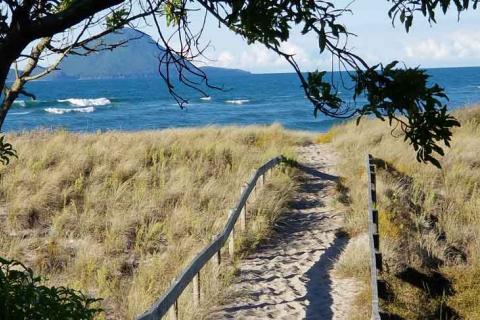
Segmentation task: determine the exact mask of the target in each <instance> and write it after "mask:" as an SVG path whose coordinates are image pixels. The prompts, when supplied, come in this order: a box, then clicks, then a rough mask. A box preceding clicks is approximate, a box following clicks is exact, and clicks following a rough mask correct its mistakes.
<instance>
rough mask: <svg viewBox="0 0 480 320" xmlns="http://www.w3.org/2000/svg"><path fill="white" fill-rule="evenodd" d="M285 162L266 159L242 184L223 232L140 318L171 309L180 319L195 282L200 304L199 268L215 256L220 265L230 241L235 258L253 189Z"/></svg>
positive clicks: (153, 318) (161, 314) (158, 315)
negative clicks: (180, 302) (182, 301)
mask: <svg viewBox="0 0 480 320" xmlns="http://www.w3.org/2000/svg"><path fill="white" fill-rule="evenodd" d="M284 161H285V158H284V157H283V156H278V157H275V158H273V159H271V160H270V161H268V162H266V163H265V164H264V165H262V166H261V167H260V168H258V169H257V170H255V172H254V173H253V175H252V177H251V178H250V181H249V182H248V183H247V184H246V185H244V186H243V187H242V191H241V195H240V199H239V200H238V202H237V204H236V206H235V207H234V208H233V209H232V210H230V213H229V217H228V220H227V223H226V225H225V227H224V229H223V230H222V232H221V233H220V234H218V235H217V236H216V237H215V238H214V240H213V241H212V243H210V244H209V245H208V246H207V247H205V248H204V249H203V250H202V251H201V252H200V253H198V254H197V256H196V257H195V258H194V259H193V260H192V262H190V264H189V265H188V266H187V267H186V268H185V269H184V270H183V271H182V273H181V274H180V276H179V277H178V278H177V279H176V280H174V282H173V283H172V285H171V286H170V288H169V289H168V290H167V291H166V292H165V293H164V294H163V295H162V296H161V297H160V299H158V300H157V301H156V302H155V303H154V304H153V306H152V307H151V308H150V309H149V310H148V311H146V312H145V313H144V314H142V315H141V316H139V317H137V319H138V320H158V319H161V318H162V317H164V316H165V315H166V314H167V313H168V312H169V310H171V312H172V318H174V319H177V318H178V303H177V301H178V299H179V297H180V295H181V294H182V293H183V292H184V290H185V288H186V287H187V286H188V285H189V284H190V283H192V284H193V285H192V287H193V290H192V291H193V304H194V306H197V307H198V305H199V304H200V299H201V290H200V271H201V270H202V268H203V267H204V266H205V265H206V264H207V263H208V262H209V261H210V260H211V259H212V258H213V259H214V262H215V263H216V265H218V266H219V265H220V264H221V249H222V248H223V246H224V245H225V243H226V242H227V241H229V243H228V252H229V255H230V257H231V258H232V259H233V256H234V253H235V232H234V230H235V224H236V223H237V221H238V220H239V219H240V221H239V225H240V231H242V232H244V231H245V229H246V213H247V208H246V206H247V201H248V199H249V197H250V194H251V193H252V191H255V192H256V188H257V183H258V181H259V179H260V178H261V180H260V184H261V185H263V184H264V183H265V176H266V174H267V173H268V172H269V171H270V170H271V169H273V168H275V167H276V166H278V165H279V164H281V163H282V162H284Z"/></svg>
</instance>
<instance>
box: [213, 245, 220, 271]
mask: <svg viewBox="0 0 480 320" xmlns="http://www.w3.org/2000/svg"><path fill="white" fill-rule="evenodd" d="M213 259H214V261H215V265H216V266H217V267H220V264H221V263H222V251H221V249H219V250H218V251H217V253H215V255H214V258H213Z"/></svg>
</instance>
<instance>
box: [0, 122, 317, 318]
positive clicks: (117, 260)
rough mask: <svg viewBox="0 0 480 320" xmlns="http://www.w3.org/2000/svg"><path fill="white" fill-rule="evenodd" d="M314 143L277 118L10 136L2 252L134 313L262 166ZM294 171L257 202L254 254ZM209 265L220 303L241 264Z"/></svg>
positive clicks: (249, 239)
mask: <svg viewBox="0 0 480 320" xmlns="http://www.w3.org/2000/svg"><path fill="white" fill-rule="evenodd" d="M308 139H309V138H308V137H307V135H304V134H299V133H293V132H288V131H286V130H284V129H283V128H281V127H280V126H277V125H274V126H270V127H245V128H239V127H228V128H217V127H210V128H202V129H185V130H163V131H151V132H148V131H147V132H136V133H121V132H109V133H98V134H79V133H69V132H66V131H56V132H48V131H36V132H31V133H23V134H16V135H13V136H10V137H9V140H10V141H12V143H13V144H14V146H15V148H16V149H17V151H18V155H19V159H18V160H14V161H13V162H12V163H11V164H10V165H9V166H7V167H3V168H1V171H0V176H1V178H0V199H1V200H0V201H1V202H2V204H1V207H2V208H1V211H0V222H1V223H0V256H4V257H8V258H15V259H18V260H21V261H22V262H24V263H26V264H27V265H28V266H30V267H32V268H33V269H34V270H36V271H37V272H39V273H40V274H42V275H44V276H46V277H47V278H48V279H49V284H53V285H66V286H71V287H73V288H76V289H80V290H83V291H85V292H88V293H89V294H92V295H93V296H95V297H99V298H103V299H104V300H103V302H102V307H103V308H104V309H105V313H104V314H103V315H102V316H101V317H105V318H109V319H131V318H133V317H135V316H136V315H138V314H140V313H142V312H143V311H145V310H146V309H147V308H148V307H149V306H150V305H151V304H152V302H153V301H154V300H155V299H156V298H158V297H159V296H160V295H161V293H162V292H163V291H164V290H165V289H166V288H167V287H168V286H169V284H170V283H171V281H172V279H173V278H174V277H175V276H176V275H177V274H178V273H179V272H180V271H181V269H182V268H183V267H184V266H185V265H186V264H187V263H188V262H189V261H190V259H191V258H192V257H193V256H194V255H195V254H196V253H197V252H198V251H199V250H200V249H201V248H202V247H204V246H205V245H206V244H207V243H208V242H209V241H210V240H211V239H212V236H213V235H215V234H216V233H218V232H219V231H220V229H221V228H222V227H223V226H224V224H225V221H226V217H227V212H228V209H229V208H231V207H232V206H233V205H234V203H235V201H236V200H237V199H238V196H239V192H240V187H241V185H242V184H243V183H244V182H246V181H247V179H248V178H249V176H250V174H251V172H252V170H253V169H256V168H257V167H258V166H259V165H261V164H262V163H263V162H264V161H266V160H268V159H270V158H272V157H273V156H276V155H278V154H284V155H287V156H290V157H294V156H295V151H294V150H295V147H296V146H297V145H299V144H303V143H305V142H306V141H308ZM293 175H294V173H293V171H292V170H290V169H286V168H284V169H283V170H277V171H275V173H274V175H273V177H272V178H271V179H270V181H269V183H268V184H267V186H266V187H265V188H264V190H263V191H262V192H263V194H262V201H257V202H256V203H254V204H252V205H251V206H250V212H249V214H250V215H251V217H252V218H253V219H250V221H251V224H250V226H249V232H248V234H247V235H246V236H244V237H243V241H241V243H239V246H240V247H241V248H243V250H248V248H252V247H254V246H255V244H256V243H258V242H259V241H261V240H262V239H263V238H265V237H266V236H268V233H269V227H270V224H271V222H272V221H273V220H274V219H275V217H276V216H277V215H278V214H280V213H281V212H282V208H284V207H285V203H286V202H287V201H288V199H289V197H290V194H291V193H292V192H293V190H294V188H295V183H294V181H293ZM206 272H207V273H206V274H205V275H204V277H206V279H209V280H210V281H208V282H207V283H209V284H208V285H207V286H205V287H203V288H202V290H204V291H209V292H210V293H212V294H209V295H207V296H208V299H209V300H208V301H211V300H212V299H215V298H216V296H217V298H218V294H213V292H217V291H221V290H219V289H221V287H222V286H223V285H224V283H223V282H222V281H227V280H228V278H229V274H228V272H233V271H231V270H230V271H228V272H227V273H224V274H223V275H222V276H220V277H217V276H216V275H213V274H209V273H208V272H210V271H206ZM214 279H218V281H217V280H214ZM187 290H188V288H187ZM183 299H184V300H186V302H185V303H187V302H188V300H191V299H190V296H189V297H185V298H183ZM208 301H207V305H208ZM187 310H188V309H187ZM182 312H184V311H182ZM195 312H197V313H196V314H197V315H198V314H199V313H198V310H195ZM185 316H187V317H188V316H189V315H188V314H187V315H185ZM190 316H191V315H190Z"/></svg>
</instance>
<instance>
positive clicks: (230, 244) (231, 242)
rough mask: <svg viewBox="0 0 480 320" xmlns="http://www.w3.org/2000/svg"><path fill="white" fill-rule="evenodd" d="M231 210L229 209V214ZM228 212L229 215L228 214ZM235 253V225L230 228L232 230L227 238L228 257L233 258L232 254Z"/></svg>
mask: <svg viewBox="0 0 480 320" xmlns="http://www.w3.org/2000/svg"><path fill="white" fill-rule="evenodd" d="M231 212H232V211H230V214H231ZM230 214H229V216H230ZM234 253H235V225H234V226H233V228H232V232H230V237H229V240H228V254H229V255H230V258H231V259H232V260H233V255H234Z"/></svg>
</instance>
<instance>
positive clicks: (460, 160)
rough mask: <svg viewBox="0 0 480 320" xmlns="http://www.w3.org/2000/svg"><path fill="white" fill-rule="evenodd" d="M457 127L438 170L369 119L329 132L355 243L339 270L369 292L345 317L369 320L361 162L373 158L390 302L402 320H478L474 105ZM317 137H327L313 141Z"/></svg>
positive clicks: (477, 117)
mask: <svg viewBox="0 0 480 320" xmlns="http://www.w3.org/2000/svg"><path fill="white" fill-rule="evenodd" d="M454 115H455V117H457V118H458V119H459V120H460V122H461V124H462V127H460V128H458V129H455V130H454V132H453V139H452V143H451V148H450V149H448V150H447V151H446V153H445V156H444V157H442V158H441V160H440V164H441V166H442V167H441V169H438V168H435V167H434V166H432V165H425V164H422V163H419V162H418V161H417V160H416V159H415V155H414V154H413V153H412V152H411V150H409V148H408V147H407V146H406V145H405V144H404V143H403V142H402V139H401V138H399V137H398V136H399V135H400V133H399V132H398V130H394V131H393V132H392V133H391V134H390V131H388V130H386V128H387V125H386V124H383V123H380V122H374V121H372V120H367V121H364V122H363V123H361V124H360V125H359V126H358V127H357V126H356V125H355V124H354V123H348V124H344V125H340V126H337V127H334V128H332V129H331V130H330V132H329V133H328V135H327V137H328V140H330V139H331V140H332V143H333V146H334V147H335V148H336V150H337V151H338V153H339V156H338V160H339V163H338V172H339V174H340V176H341V177H342V178H341V179H340V180H339V183H338V190H339V191H341V192H342V196H341V197H340V198H339V199H338V200H339V201H338V203H339V205H341V206H343V208H344V210H345V211H346V216H345V228H346V230H347V231H348V233H349V234H350V236H351V237H352V239H351V241H350V244H349V246H348V247H347V249H346V251H345V252H344V254H343V255H342V257H340V259H339V263H338V264H337V269H336V270H337V272H338V273H339V274H340V275H343V276H347V277H357V278H359V279H361V280H362V281H363V282H364V284H365V286H364V288H365V290H364V291H363V292H362V294H361V295H359V297H358V299H357V301H356V302H357V308H356V310H354V312H353V313H352V317H351V319H367V318H369V312H370V306H371V300H370V293H369V279H370V278H369V277H370V274H369V266H368V261H369V260H368V259H369V258H368V254H369V253H368V252H369V251H368V250H369V249H368V240H367V239H368V238H367V237H366V236H365V232H366V228H367V201H366V200H367V188H366V181H367V178H366V170H365V163H366V160H365V157H366V154H367V153H371V154H372V155H373V156H374V157H375V158H376V159H377V160H376V165H377V185H378V189H377V197H378V210H379V220H380V222H379V223H380V244H381V251H382V253H383V259H384V269H385V273H384V276H385V280H386V283H387V293H388V297H389V298H388V299H387V301H383V302H382V304H381V305H382V307H383V309H384V311H386V312H387V313H389V314H391V315H395V316H397V317H400V319H458V318H459V319H472V320H473V319H480V282H479V279H480V277H479V276H480V233H479V231H480V212H479V208H480V193H479V183H480V170H479V168H480V162H479V159H478V154H479V152H480V107H472V108H468V109H462V110H459V111H456V112H455V113H454ZM319 139H320V140H323V139H325V138H319Z"/></svg>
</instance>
